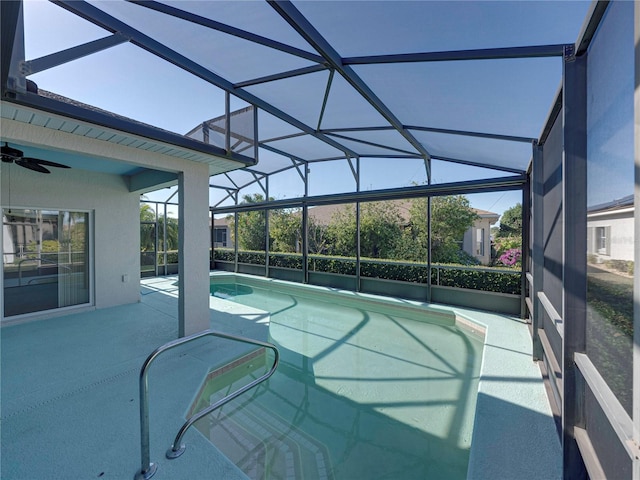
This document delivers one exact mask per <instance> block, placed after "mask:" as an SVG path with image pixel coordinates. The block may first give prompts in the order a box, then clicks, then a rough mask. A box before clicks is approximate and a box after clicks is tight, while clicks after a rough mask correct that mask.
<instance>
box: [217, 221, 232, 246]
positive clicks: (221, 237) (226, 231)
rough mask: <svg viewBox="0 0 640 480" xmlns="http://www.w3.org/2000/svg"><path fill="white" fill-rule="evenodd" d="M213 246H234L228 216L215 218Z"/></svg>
mask: <svg viewBox="0 0 640 480" xmlns="http://www.w3.org/2000/svg"><path fill="white" fill-rule="evenodd" d="M213 248H234V245H233V237H232V236H231V229H230V227H229V220H227V219H226V218H214V219H213Z"/></svg>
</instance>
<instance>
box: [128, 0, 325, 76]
mask: <svg viewBox="0 0 640 480" xmlns="http://www.w3.org/2000/svg"><path fill="white" fill-rule="evenodd" d="M126 1H128V2H130V3H133V4H136V5H139V6H141V7H146V8H149V9H151V10H155V11H156V12H160V13H164V14H166V15H171V16H172V17H176V18H180V19H182V20H185V21H187V22H191V23H195V24H198V25H200V26H203V27H207V28H211V29H213V30H217V31H219V32H223V33H226V34H228V35H233V36H234V37H238V38H242V39H244V40H248V41H250V42H253V43H257V44H260V45H263V46H265V47H269V48H273V49H275V50H280V51H281V52H284V53H288V54H290V55H295V56H296V57H301V58H304V59H306V60H309V61H311V62H315V63H321V64H322V63H324V62H325V60H324V58H322V57H321V56H320V55H317V54H314V53H312V52H307V51H306V50H302V49H300V48H295V47H292V46H291V45H287V44H286V43H282V42H278V41H276V40H273V39H271V38H267V37H263V36H261V35H256V34H255V33H251V32H247V31H246V30H242V29H240V28H236V27H232V26H230V25H226V24H224V23H220V22H216V21H215V20H211V19H210V18H206V17H202V16H200V15H196V14H195V13H191V12H187V11H185V10H180V9H179V8H176V7H171V6H169V5H165V4H162V3H159V2H155V1H153V0H126Z"/></svg>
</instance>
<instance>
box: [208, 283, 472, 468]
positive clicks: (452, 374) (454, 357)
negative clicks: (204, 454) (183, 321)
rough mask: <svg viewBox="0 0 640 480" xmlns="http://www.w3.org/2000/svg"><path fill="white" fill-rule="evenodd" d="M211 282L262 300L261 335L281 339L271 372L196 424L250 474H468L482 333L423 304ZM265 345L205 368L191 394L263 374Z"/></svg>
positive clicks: (237, 295)
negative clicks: (264, 320) (264, 327)
mask: <svg viewBox="0 0 640 480" xmlns="http://www.w3.org/2000/svg"><path fill="white" fill-rule="evenodd" d="M211 294H212V295H215V296H217V297H220V298H224V299H225V301H233V302H237V303H240V304H243V305H247V306H249V307H253V308H257V309H260V310H265V311H268V312H270V314H271V317H270V322H269V326H268V328H269V339H268V341H270V342H273V343H275V344H276V346H277V347H278V349H279V350H280V355H281V360H280V362H281V363H280V366H279V368H278V371H277V372H276V373H275V374H274V376H273V377H271V379H270V380H268V382H266V383H265V384H263V385H262V386H260V387H258V388H257V389H254V390H252V391H250V392H247V393H246V394H244V395H243V396H242V397H240V398H239V399H237V400H235V401H233V402H231V403H229V404H228V405H226V406H225V407H223V408H222V409H221V410H219V411H217V412H215V413H213V414H212V415H210V416H209V417H208V418H205V419H203V420H201V421H200V422H199V423H200V425H199V426H198V428H199V429H200V430H201V431H202V432H203V433H204V434H205V435H206V436H207V437H208V438H210V439H211V441H212V442H213V443H214V445H216V447H218V448H219V449H220V450H221V451H222V452H223V453H224V454H225V455H227V456H228V457H229V458H230V459H231V460H233V461H234V462H235V463H236V465H238V466H239V467H240V468H241V469H242V470H243V471H244V472H245V473H246V474H247V475H248V476H249V477H250V478H261V479H300V478H304V479H335V480H353V479H427V478H428V479H440V478H442V479H457V478H458V479H462V478H466V472H467V464H468V458H469V448H470V443H471V435H472V430H473V418H474V412H475V404H476V397H477V389H478V377H479V371H480V363H481V357H482V346H483V343H482V339H481V338H480V337H479V336H477V335H476V334H473V333H471V332H466V331H464V330H463V329H461V328H458V327H457V326H456V325H455V324H454V322H453V321H450V322H447V321H443V320H442V319H441V318H437V317H434V318H433V319H430V318H428V317H426V315H427V314H425V318H424V321H418V320H415V319H408V318H406V316H405V318H403V317H402V316H397V315H395V314H394V313H393V311H392V310H390V309H388V308H384V309H382V310H379V311H378V312H376V311H375V309H374V310H369V309H368V307H365V308H363V307H362V303H358V306H357V307H356V306H349V305H348V304H345V303H344V302H342V301H338V300H336V301H331V302H328V301H324V300H318V299H314V298H312V297H309V296H307V295H305V296H303V297H300V296H294V295H291V294H289V293H285V292H277V291H273V290H271V289H270V290H265V289H262V288H259V287H255V286H248V285H240V284H215V283H214V284H212V285H211ZM372 305H373V304H372ZM268 356H269V354H268V353H266V352H262V353H261V354H254V355H253V356H250V357H249V358H248V359H247V360H246V361H242V360H240V361H239V360H236V361H235V362H234V368H232V369H230V368H226V369H225V370H224V373H223V374H221V375H218V374H216V373H213V374H210V376H209V377H210V380H209V382H208V385H207V386H206V387H203V394H202V395H201V398H199V399H197V400H196V401H201V400H202V399H203V398H204V399H205V400H208V401H215V400H217V399H218V398H221V397H222V396H224V395H226V394H228V393H230V392H231V391H232V389H234V388H237V387H239V386H241V385H243V384H245V383H247V382H248V381H250V380H249V379H250V378H255V377H258V376H260V375H261V374H262V373H264V371H265V369H266V368H269V366H270V365H271V359H270V358H268ZM265 357H266V358H265ZM220 371H221V372H222V370H220Z"/></svg>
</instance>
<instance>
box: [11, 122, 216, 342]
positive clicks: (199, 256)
mask: <svg viewBox="0 0 640 480" xmlns="http://www.w3.org/2000/svg"><path fill="white" fill-rule="evenodd" d="M2 139H3V141H5V140H6V141H8V142H10V143H11V142H15V143H18V144H22V145H35V146H40V147H44V148H50V149H52V150H57V151H62V152H74V153H76V154H80V155H86V156H87V157H88V160H87V161H88V162H90V161H91V160H90V159H91V158H99V159H103V160H107V161H114V162H122V163H126V164H129V165H131V166H142V167H147V168H150V169H152V171H151V172H148V173H146V174H145V175H144V176H145V179H147V178H148V177H149V176H150V175H153V174H154V173H158V174H162V173H163V172H164V173H165V174H166V173H169V174H178V175H179V177H180V184H181V187H182V190H181V192H182V193H181V209H185V210H181V213H182V214H183V215H181V222H180V225H181V228H182V231H183V234H182V235H181V240H182V241H183V243H182V244H181V249H182V250H184V251H185V252H188V253H186V254H185V255H186V257H185V258H184V259H183V262H182V265H181V267H180V272H179V274H180V279H181V281H180V283H179V295H180V298H181V302H185V303H184V304H182V305H181V307H180V308H179V312H178V322H179V325H178V331H179V332H180V333H181V334H185V335H188V334H189V333H194V332H196V331H200V330H203V329H204V328H208V327H209V288H208V275H209V245H210V240H209V239H210V237H209V230H208V228H207V227H208V224H209V223H208V218H209V206H208V203H209V202H208V195H209V184H208V179H209V166H208V165H207V164H205V163H197V162H193V161H189V160H185V159H180V158H176V157H170V156H167V155H162V154H159V153H155V152H150V151H147V150H140V149H135V148H129V147H126V146H124V145H116V144H113V143H109V142H103V141H100V140H97V139H93V138H89V137H83V136H78V135H73V134H71V133H67V132H64V131H60V130H52V129H47V128H44V127H39V126H35V125H28V124H24V123H21V122H17V121H14V120H9V119H5V118H3V119H2ZM10 168H11V178H10V179H9V181H10V184H11V201H10V203H11V205H15V206H16V207H44V208H58V209H78V210H84V211H92V212H93V225H94V236H93V240H94V242H95V248H94V254H95V259H94V265H95V268H94V272H95V273H94V292H95V293H94V294H95V297H94V298H95V306H96V307H97V308H104V307H109V306H115V305H121V304H126V303H133V302H137V301H139V299H140V296H139V295H140V293H139V286H140V282H139V279H140V193H142V191H140V190H135V188H132V185H138V184H139V185H148V182H145V181H138V180H139V178H137V177H136V176H133V177H127V176H122V175H115V174H113V175H112V174H107V173H96V172H91V171H88V170H79V169H71V170H57V169H53V170H56V171H53V172H52V173H51V174H49V175H44V174H38V173H35V172H31V171H27V170H26V169H24V168H21V167H16V166H15V165H12V166H11V167H10ZM1 171H2V176H3V177H4V174H5V171H6V169H5V168H4V165H3V166H2V170H1ZM170 176H171V175H169V177H170ZM162 178H165V180H166V179H167V178H168V177H167V175H164V176H163V177H162ZM2 185H3V187H4V185H5V182H3V183H2ZM157 186H158V185H156V187H157ZM131 190H134V191H131ZM5 195H6V196H7V197H6V198H5ZM1 203H2V205H3V206H4V205H8V204H9V201H8V192H5V189H4V188H3V189H2V192H1ZM184 232H189V233H188V234H186V235H185V234H184ZM187 273H188V274H187ZM123 275H128V277H126V278H128V280H127V281H123ZM205 277H206V282H205V283H204V284H199V282H200V283H201V282H202V280H203V279H204V278H205ZM0 287H3V285H2V284H0ZM0 303H1V302H0Z"/></svg>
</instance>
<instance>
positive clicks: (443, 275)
mask: <svg viewBox="0 0 640 480" xmlns="http://www.w3.org/2000/svg"><path fill="white" fill-rule="evenodd" d="M437 270H438V269H437V268H433V269H432V270H431V283H432V284H433V285H436V284H438V279H437V275H438V273H437ZM520 275H521V273H520V271H519V270H507V269H505V270H490V271H487V270H480V269H478V270H474V269H464V270H463V269H460V268H455V266H440V282H439V285H441V286H443V287H458V288H470V289H472V290H483V291H485V292H498V293H512V294H514V295H520V292H521V287H522V285H521V282H520Z"/></svg>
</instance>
